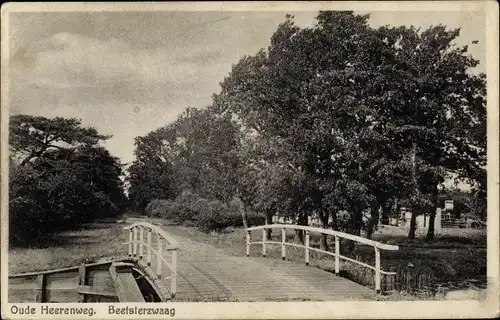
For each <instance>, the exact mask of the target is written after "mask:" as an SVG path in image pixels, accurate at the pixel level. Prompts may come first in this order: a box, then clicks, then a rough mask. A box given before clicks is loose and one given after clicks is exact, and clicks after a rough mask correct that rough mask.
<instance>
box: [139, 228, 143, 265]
mask: <svg viewBox="0 0 500 320" xmlns="http://www.w3.org/2000/svg"><path fill="white" fill-rule="evenodd" d="M139 228H140V229H139V230H140V231H139V236H140V240H139V259H142V257H143V256H144V227H143V226H140V227H139Z"/></svg>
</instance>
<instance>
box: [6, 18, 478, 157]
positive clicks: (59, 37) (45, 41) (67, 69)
mask: <svg viewBox="0 0 500 320" xmlns="http://www.w3.org/2000/svg"><path fill="white" fill-rule="evenodd" d="M286 13H291V14H294V15H295V18H296V19H295V20H296V23H297V24H298V25H299V26H301V27H306V26H312V25H314V23H315V16H316V15H317V12H312V11H310V12H304V11H302V12H284V11H274V12H273V11H266V12H258V11H249V12H244V11H238V12H228V11H207V12H195V11H186V12H180V11H175V12H172V11H170V12H169V11H163V12H152V11H149V12H59V13H57V12H45V13H43V12H30V13H10V14H9V31H10V37H9V39H10V43H9V46H10V64H9V66H10V74H9V77H10V84H11V86H10V88H9V97H10V109H9V110H10V114H11V115H13V114H19V113H22V114H31V115H37V116H45V117H56V116H61V117H75V118H79V119H81V120H82V124H83V125H84V126H92V127H94V128H96V129H97V130H98V131H99V132H101V133H102V134H106V135H112V136H113V137H112V138H111V139H109V140H108V141H106V143H105V146H106V147H107V148H108V149H109V150H110V152H111V153H112V154H113V155H115V156H117V157H119V158H120V159H121V161H122V163H125V164H127V163H130V162H131V161H133V159H134V155H133V152H134V138H135V137H137V136H143V135H146V134H147V133H149V132H151V131H153V130H156V129H157V128H159V127H162V126H165V125H167V124H169V123H171V122H173V121H174V120H175V119H176V117H177V116H178V115H179V114H180V113H181V112H182V111H183V110H185V109H186V108H187V107H200V108H201V107H205V106H207V105H209V104H210V103H211V97H212V95H213V94H214V93H217V92H219V91H220V86H219V83H220V82H221V81H222V80H223V79H224V77H226V76H227V75H228V74H229V72H230V70H231V66H232V65H233V64H235V63H237V62H238V60H239V59H240V58H241V57H243V56H244V55H252V54H255V53H257V51H258V50H259V49H260V48H267V46H268V45H269V39H270V37H271V35H272V34H273V32H274V31H275V30H276V28H277V26H278V24H279V23H281V22H283V21H284V19H285V14H286ZM359 13H362V14H365V13H369V12H359ZM369 23H370V24H371V25H372V26H374V27H378V26H381V25H393V26H400V25H407V26H410V25H414V26H416V27H422V28H427V27H429V26H431V25H437V24H443V25H445V26H447V27H448V28H450V29H451V28H453V29H454V28H461V34H460V37H459V39H458V41H457V44H458V45H469V49H470V50H469V52H470V53H471V54H472V55H473V56H474V57H475V58H476V59H479V60H480V61H481V62H482V63H481V64H480V65H479V67H478V68H477V71H478V72H484V71H485V70H486V69H485V65H484V64H485V54H486V53H485V52H486V48H485V45H486V44H485V16H484V13H483V12H481V11H475V12H466V11H453V12H443V11H440V12H425V11H419V12H409V11H406V12H388V11H384V12H381V11H379V12H373V13H371V18H370V20H369ZM474 40H478V41H479V42H478V43H477V44H472V41H474Z"/></svg>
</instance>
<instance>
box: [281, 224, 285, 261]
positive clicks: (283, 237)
mask: <svg viewBox="0 0 500 320" xmlns="http://www.w3.org/2000/svg"><path fill="white" fill-rule="evenodd" d="M285 243H286V229H285V228H281V259H282V260H285V259H286V246H285Z"/></svg>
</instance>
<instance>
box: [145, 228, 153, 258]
mask: <svg viewBox="0 0 500 320" xmlns="http://www.w3.org/2000/svg"><path fill="white" fill-rule="evenodd" d="M152 231H153V230H152V229H151V228H148V247H147V248H146V250H147V255H148V256H147V261H146V262H147V264H148V266H150V265H151V232H152Z"/></svg>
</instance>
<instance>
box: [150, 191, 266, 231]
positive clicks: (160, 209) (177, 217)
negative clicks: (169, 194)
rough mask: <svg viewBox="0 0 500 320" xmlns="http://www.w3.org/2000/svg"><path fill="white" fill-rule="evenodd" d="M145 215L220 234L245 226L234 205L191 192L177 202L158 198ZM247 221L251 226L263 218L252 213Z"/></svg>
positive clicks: (151, 203)
mask: <svg viewBox="0 0 500 320" xmlns="http://www.w3.org/2000/svg"><path fill="white" fill-rule="evenodd" d="M145 212H146V214H148V215H149V216H154V217H160V218H163V219H167V220H170V221H173V222H177V223H180V224H188V225H194V226H196V227H197V228H199V229H200V230H202V231H205V232H210V231H216V232H221V231H223V230H224V229H226V228H228V227H236V228H239V227H242V226H243V219H242V217H241V215H240V214H239V213H238V208H237V204H236V203H235V202H233V201H232V202H230V203H229V204H226V203H223V202H221V201H219V200H207V199H204V198H201V197H199V196H198V195H196V194H193V193H191V192H189V191H184V192H182V193H181V194H180V195H179V196H178V197H177V198H175V199H174V200H159V199H155V200H153V201H151V202H150V203H149V204H148V205H147V207H146V209H145ZM248 222H249V224H250V225H259V224H262V223H263V222H264V217H263V216H261V215H257V214H255V213H250V214H249V215H248Z"/></svg>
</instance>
